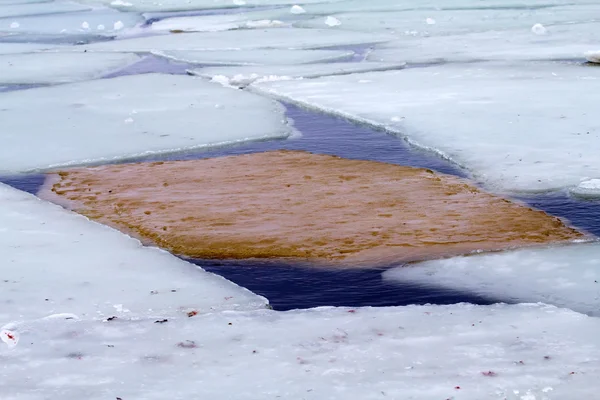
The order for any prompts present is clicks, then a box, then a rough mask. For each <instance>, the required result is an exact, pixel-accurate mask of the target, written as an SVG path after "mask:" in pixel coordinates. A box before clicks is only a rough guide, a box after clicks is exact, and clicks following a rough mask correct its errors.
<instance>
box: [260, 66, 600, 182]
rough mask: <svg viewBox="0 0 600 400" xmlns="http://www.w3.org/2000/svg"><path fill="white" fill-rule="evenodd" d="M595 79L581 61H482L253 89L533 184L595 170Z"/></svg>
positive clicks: (500, 178) (598, 73) (494, 178)
mask: <svg viewBox="0 0 600 400" xmlns="http://www.w3.org/2000/svg"><path fill="white" fill-rule="evenodd" d="M359 81H363V82H365V81H366V83H363V84H360V85H359V84H358V83H359ZM599 84H600V69H598V68H587V67H585V66H583V65H580V64H565V63H528V64H491V63H487V64H474V65H457V64H453V65H440V66H433V67H428V68H414V69H405V70H401V71H387V72H369V73H364V74H360V75H358V74H356V75H347V76H335V77H322V78H317V79H313V80H302V81H292V82H289V81H288V82H286V81H278V82H262V83H257V84H255V85H253V86H252V87H253V88H254V90H258V91H260V92H263V93H267V94H271V95H273V96H275V97H281V98H284V99H286V100H289V101H293V102H296V103H301V104H303V105H306V106H308V107H311V108H316V109H319V110H323V111H326V112H331V113H335V114H338V115H343V116H346V117H349V118H352V119H354V120H357V121H362V122H366V123H369V124H372V125H376V126H379V127H382V128H385V129H387V130H390V131H392V132H395V133H397V134H400V135H402V136H404V137H406V138H407V139H408V140H409V141H410V142H412V143H414V144H416V145H418V146H421V147H424V148H428V149H433V150H435V151H437V152H438V153H440V154H442V155H443V156H444V157H446V158H448V159H450V160H452V161H454V162H455V163H457V164H459V165H461V166H463V167H465V168H467V169H468V170H469V171H470V172H471V173H472V174H473V176H474V177H475V178H476V179H478V180H480V181H482V182H484V183H486V184H487V185H488V187H489V188H491V189H493V190H498V191H511V192H521V191H524V192H531V191H543V190H554V189H559V188H565V187H571V186H575V185H578V184H579V183H580V181H581V180H583V179H585V178H587V177H594V176H600V157H598V154H597V149H599V148H600V120H598V118H597V102H596V91H595V90H590V88H592V87H594V86H595V85H596V86H597V85H599ZM394 117H397V118H398V119H397V120H394V119H393V118H394Z"/></svg>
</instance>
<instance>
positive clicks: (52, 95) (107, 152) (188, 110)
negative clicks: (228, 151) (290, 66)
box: [0, 74, 291, 172]
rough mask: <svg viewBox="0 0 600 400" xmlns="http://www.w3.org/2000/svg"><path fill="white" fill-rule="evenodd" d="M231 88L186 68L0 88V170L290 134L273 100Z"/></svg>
mask: <svg viewBox="0 0 600 400" xmlns="http://www.w3.org/2000/svg"><path fill="white" fill-rule="evenodd" d="M231 92H232V90H231V89H228V88H223V87H221V86H219V85H215V84H212V83H209V82H206V81H203V80H200V79H198V78H193V77H189V76H173V75H159V74H146V75H137V76H124V77H119V78H113V79H104V80H96V81H89V82H83V83H74V84H68V85H60V86H53V87H46V88H39V89H30V90H25V91H15V92H8V93H1V94H0V109H3V114H4V115H3V118H2V125H3V126H2V129H3V132H5V133H4V135H5V138H4V143H3V146H1V147H0V171H13V172H14V171H25V170H31V169H37V168H48V167H51V166H57V165H65V164H73V163H79V164H81V163H89V162H94V161H96V162H97V161H102V160H105V161H106V160H111V159H123V158H126V157H132V156H136V155H141V154H147V153H152V152H155V153H157V152H167V151H176V150H183V149H186V148H187V149H189V148H194V147H202V146H208V145H216V144H225V143H234V142H240V141H246V140H257V139H266V138H283V137H286V136H288V135H289V134H290V132H291V127H290V126H288V125H287V124H286V123H285V120H284V116H283V111H284V109H283V107H282V106H281V105H279V104H277V103H275V102H274V101H271V100H269V99H265V98H262V97H259V96H257V95H254V94H251V93H245V92H240V93H237V95H235V96H232V93H231ZM57 99H60V101H57ZM32 114H33V115H35V118H30V117H29V116H30V115H32ZM65 121H68V122H65ZM199 126H201V127H202V129H199V128H198V127H199ZM58 127H60V128H58ZM32 143H33V144H34V147H32V146H31V145H30V144H32Z"/></svg>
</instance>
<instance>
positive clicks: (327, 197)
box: [39, 151, 584, 266]
mask: <svg viewBox="0 0 600 400" xmlns="http://www.w3.org/2000/svg"><path fill="white" fill-rule="evenodd" d="M39 195H40V197H42V198H46V199H48V200H51V201H54V202H57V203H59V204H62V205H63V206H66V207H67V208H70V209H73V210H75V211H77V212H79V213H81V214H83V215H86V216H88V217H89V218H91V219H94V220H97V221H99V222H101V223H104V224H107V225H110V226H113V227H115V228H117V229H120V230H122V231H125V232H127V233H129V234H132V235H134V236H136V237H138V238H140V239H142V240H145V241H146V242H150V243H153V244H155V245H157V246H160V247H162V248H165V249H167V250H169V251H171V252H173V253H175V254H179V255H183V256H188V257H194V258H206V259H209V258H210V259H246V258H262V259H273V258H275V259H281V258H285V259H292V260H306V261H310V262H312V263H315V264H316V265H320V264H327V265H329V264H334V265H343V266H364V265H366V264H368V265H379V264H382V263H390V262H407V261H415V260H422V259H431V258H439V257H444V256H451V255H458V254H466V253H470V252H474V251H491V250H501V249H506V248H514V247H520V246H530V245H539V244H545V243H550V242H565V241H571V240H574V239H581V238H583V237H584V235H583V234H582V233H580V232H578V231H576V230H575V229H573V228H570V227H568V226H566V225H565V224H564V223H563V222H562V221H561V220H560V219H558V218H556V217H552V216H549V215H548V214H546V213H544V212H542V211H538V210H534V209H531V208H529V207H526V206H523V205H521V204H517V203H514V202H511V201H508V200H506V199H503V198H500V197H497V196H494V195H492V194H489V193H486V192H483V191H481V190H480V189H478V188H477V187H475V186H473V185H471V184H470V183H468V181H466V180H463V179H460V178H457V177H454V176H450V175H443V174H438V173H435V172H433V171H431V170H427V169H420V168H412V167H405V166H398V165H393V164H386V163H381V162H373V161H362V160H349V159H343V158H339V157H335V156H329V155H319V154H311V153H307V152H300V151H273V152H265V153H255V154H247V155H238V156H230V157H220V158H210V159H203V160H192V161H172V162H154V163H137V164H121V165H107V166H101V167H94V168H77V169H71V170H66V171H61V172H57V173H56V174H52V175H50V176H49V178H48V180H47V182H46V185H45V186H44V188H43V189H42V191H41V192H40V194H39ZM107 251H110V249H107Z"/></svg>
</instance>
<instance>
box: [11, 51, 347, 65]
mask: <svg viewBox="0 0 600 400" xmlns="http://www.w3.org/2000/svg"><path fill="white" fill-rule="evenodd" d="M0 51H1V48H0ZM152 53H153V54H154V55H157V56H160V57H165V58H169V59H171V60H175V61H181V62H186V63H190V64H204V65H289V64H309V63H318V62H324V61H339V60H344V59H348V58H350V57H351V56H352V55H353V54H354V52H352V51H344V50H276V49H273V50H271V49H257V50H229V51H219V50H214V51H177V50H175V51H153V52H152Z"/></svg>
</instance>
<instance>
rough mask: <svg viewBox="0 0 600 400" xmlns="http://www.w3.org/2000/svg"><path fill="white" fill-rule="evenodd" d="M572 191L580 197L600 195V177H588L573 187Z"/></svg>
mask: <svg viewBox="0 0 600 400" xmlns="http://www.w3.org/2000/svg"><path fill="white" fill-rule="evenodd" d="M571 193H573V194H574V195H576V196H579V197H589V198H594V197H600V179H598V178H594V179H586V180H584V181H583V182H581V183H580V184H579V185H577V186H575V187H574V188H572V189H571Z"/></svg>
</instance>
